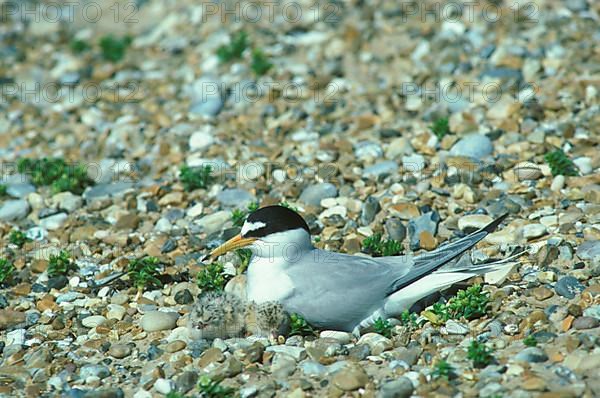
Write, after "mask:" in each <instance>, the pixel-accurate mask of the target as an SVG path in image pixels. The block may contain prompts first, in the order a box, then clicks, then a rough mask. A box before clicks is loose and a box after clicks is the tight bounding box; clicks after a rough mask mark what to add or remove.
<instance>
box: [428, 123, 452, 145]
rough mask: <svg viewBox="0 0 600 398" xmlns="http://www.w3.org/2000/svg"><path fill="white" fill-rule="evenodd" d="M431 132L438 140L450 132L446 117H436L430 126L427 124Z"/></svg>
mask: <svg viewBox="0 0 600 398" xmlns="http://www.w3.org/2000/svg"><path fill="white" fill-rule="evenodd" d="M429 128H430V129H431V131H432V132H433V134H435V135H436V137H437V138H438V140H441V139H442V138H444V136H446V135H448V134H450V125H449V124H448V118H447V117H442V118H439V119H436V120H435V121H434V122H433V124H432V125H431V126H429Z"/></svg>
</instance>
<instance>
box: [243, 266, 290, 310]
mask: <svg viewBox="0 0 600 398" xmlns="http://www.w3.org/2000/svg"><path fill="white" fill-rule="evenodd" d="M285 264H286V263H285V261H284V259H283V258H275V259H274V258H266V257H257V258H253V260H252V262H251V263H250V265H249V266H248V300H250V301H254V302H256V303H259V304H260V303H264V302H267V301H279V302H281V301H283V300H284V299H285V298H287V297H289V296H291V295H292V293H293V291H294V284H293V283H292V279H291V278H290V277H289V276H288V275H287V274H286V272H285Z"/></svg>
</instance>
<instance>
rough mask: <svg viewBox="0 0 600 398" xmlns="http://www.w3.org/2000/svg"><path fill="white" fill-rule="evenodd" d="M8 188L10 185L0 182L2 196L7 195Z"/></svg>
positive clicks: (0, 194)
mask: <svg viewBox="0 0 600 398" xmlns="http://www.w3.org/2000/svg"><path fill="white" fill-rule="evenodd" d="M7 189H8V187H7V186H6V185H4V184H0V197H1V196H6V191H7Z"/></svg>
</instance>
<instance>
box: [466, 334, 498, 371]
mask: <svg viewBox="0 0 600 398" xmlns="http://www.w3.org/2000/svg"><path fill="white" fill-rule="evenodd" d="M492 352H493V351H492V350H491V349H490V348H488V347H486V345H485V344H483V343H479V342H477V341H476V340H473V341H472V342H471V344H470V345H469V349H468V351H467V358H469V359H470V360H471V361H473V366H474V367H476V368H485V367H486V366H487V365H489V364H491V363H492V362H494V356H493V355H492Z"/></svg>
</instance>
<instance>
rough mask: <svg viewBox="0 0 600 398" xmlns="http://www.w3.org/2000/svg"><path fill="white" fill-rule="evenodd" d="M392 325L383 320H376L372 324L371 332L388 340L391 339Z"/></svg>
mask: <svg viewBox="0 0 600 398" xmlns="http://www.w3.org/2000/svg"><path fill="white" fill-rule="evenodd" d="M392 328H393V326H392V324H391V323H390V322H389V321H388V320H387V319H383V318H378V319H377V320H376V321H375V323H374V324H373V330H374V331H375V333H379V334H380V335H382V336H383V337H387V338H388V339H389V338H390V337H392Z"/></svg>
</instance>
